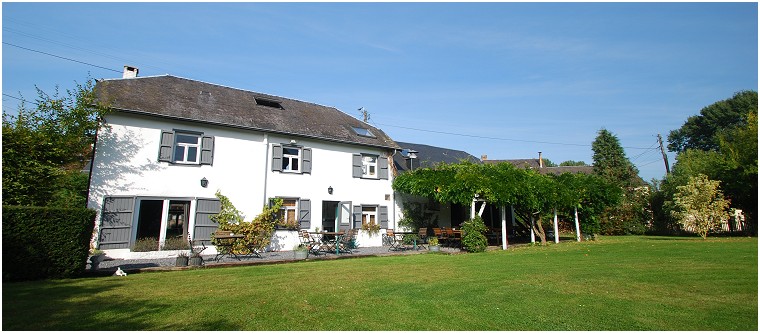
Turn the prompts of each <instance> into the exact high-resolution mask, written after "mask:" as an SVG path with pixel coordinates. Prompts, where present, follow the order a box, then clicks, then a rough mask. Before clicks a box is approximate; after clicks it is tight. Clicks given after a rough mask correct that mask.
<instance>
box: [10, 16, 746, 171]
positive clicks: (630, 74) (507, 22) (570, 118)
mask: <svg viewBox="0 0 760 333" xmlns="http://www.w3.org/2000/svg"><path fill="white" fill-rule="evenodd" d="M2 18H3V20H2V24H3V35H2V40H3V44H2V53H3V60H2V91H3V104H2V105H3V110H4V111H6V112H12V111H13V110H14V109H15V108H16V106H17V104H18V100H16V99H14V98H11V97H8V96H7V95H11V96H14V97H18V96H19V93H20V94H22V95H23V97H24V98H27V99H33V98H34V97H36V94H35V90H34V86H35V85H37V86H39V87H40V88H42V89H43V90H45V91H48V92H52V91H53V89H54V87H55V86H56V85H59V86H60V88H61V89H62V90H65V89H68V88H71V87H73V85H74V81H78V82H83V81H85V80H86V79H87V78H88V76H89V77H92V78H118V77H121V69H122V66H123V65H132V66H136V67H138V68H140V76H152V75H163V74H171V75H175V76H180V77H185V78H189V79H196V80H200V81H205V82H210V83H216V84H221V85H225V86H231V87H235V88H240V89H246V90H252V91H257V92H262V93H267V94H273V95H278V96H282V97H287V98H293V99H298V100H303V101H308V102H313V103H317V104H322V105H328V106H334V107H336V108H338V109H340V110H342V111H343V112H346V113H348V114H350V115H353V116H355V117H357V118H359V111H358V110H357V109H359V108H360V107H364V108H365V109H366V110H368V111H369V113H370V115H371V119H370V123H371V124H373V125H375V126H377V127H379V128H381V129H383V130H384V131H385V132H386V133H388V134H389V135H390V136H391V137H392V138H394V139H395V140H397V141H404V142H414V143H422V144H429V145H434V146H440V147H446V148H451V149H457V150H463V151H466V152H468V153H470V154H472V155H475V156H477V157H480V156H481V155H483V154H487V155H488V157H489V159H517V158H535V157H537V155H538V151H542V152H543V155H544V156H545V157H546V158H549V159H551V160H552V161H553V162H555V163H559V162H562V161H566V160H582V161H586V162H587V163H591V162H592V154H593V153H592V151H591V142H592V141H593V140H594V138H595V137H596V135H597V132H598V131H599V129H601V128H606V129H607V130H609V131H611V132H612V133H614V134H615V135H617V137H618V138H619V139H620V142H621V144H622V145H623V146H624V147H626V149H625V150H626V154H627V156H628V157H629V159H631V160H632V161H633V162H634V164H636V165H637V167H638V169H639V171H640V175H641V177H642V178H644V179H645V180H650V179H652V178H657V179H661V178H662V177H663V175H664V173H665V170H664V165H663V162H662V156H661V154H660V152H659V150H658V149H657V147H656V142H657V141H656V135H657V134H658V133H660V134H662V136H663V138H667V135H668V132H669V131H670V130H674V129H677V128H679V127H680V126H681V125H682V124H683V123H684V122H685V121H686V119H687V118H688V117H689V116H690V115H696V114H698V113H699V111H700V109H701V108H703V107H705V106H707V105H709V104H712V103H714V102H716V101H719V100H723V99H726V98H730V97H731V96H732V95H733V94H734V93H735V92H738V91H741V90H757V89H758V88H757V86H758V83H757V77H758V25H757V24H758V7H757V4H756V3H478V4H471V3H225V4H216V3H8V2H5V3H3V5H2ZM9 44H12V45H9ZM20 47H23V48H26V49H31V50H35V51H37V52H35V51H29V50H26V49H22V48H20ZM39 52H44V53H48V54H52V55H55V56H57V57H55V56H51V55H46V54H42V53H39ZM59 57H63V58H68V59H72V60H76V61H78V62H75V61H70V60H65V59H61V58H59ZM80 62H84V63H87V64H82V63H80ZM88 64H89V65H88ZM93 65H94V66H93ZM96 66H98V67H96ZM101 67H104V68H105V69H103V68H101ZM453 134H456V135H453ZM666 144H667V142H666ZM668 155H669V159H670V163H671V165H672V164H673V163H674V162H675V161H674V157H675V156H674V154H672V153H669V154H668Z"/></svg>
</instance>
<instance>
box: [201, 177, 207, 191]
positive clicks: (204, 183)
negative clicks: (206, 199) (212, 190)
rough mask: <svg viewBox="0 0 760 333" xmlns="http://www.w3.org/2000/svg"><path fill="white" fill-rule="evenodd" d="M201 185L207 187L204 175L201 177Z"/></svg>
mask: <svg viewBox="0 0 760 333" xmlns="http://www.w3.org/2000/svg"><path fill="white" fill-rule="evenodd" d="M201 187H204V188H205V187H208V179H206V177H203V178H201Z"/></svg>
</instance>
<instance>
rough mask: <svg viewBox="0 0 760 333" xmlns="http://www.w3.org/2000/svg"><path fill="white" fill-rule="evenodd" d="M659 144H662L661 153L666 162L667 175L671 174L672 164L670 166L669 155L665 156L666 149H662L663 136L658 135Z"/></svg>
mask: <svg viewBox="0 0 760 333" xmlns="http://www.w3.org/2000/svg"><path fill="white" fill-rule="evenodd" d="M657 142H659V143H660V152H661V153H662V160H663V161H665V173H666V174H669V173H670V164H668V155H667V154H665V148H663V147H662V136H661V135H660V133H657Z"/></svg>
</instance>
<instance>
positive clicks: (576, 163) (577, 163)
mask: <svg viewBox="0 0 760 333" xmlns="http://www.w3.org/2000/svg"><path fill="white" fill-rule="evenodd" d="M587 165H588V164H586V162H584V161H573V160H569V161H564V162H562V163H560V164H559V166H587Z"/></svg>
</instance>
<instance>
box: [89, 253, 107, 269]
mask: <svg viewBox="0 0 760 333" xmlns="http://www.w3.org/2000/svg"><path fill="white" fill-rule="evenodd" d="M105 258H106V255H105V254H96V255H94V256H91V257H90V269H98V265H100V263H101V262H102V261H103V259H105Z"/></svg>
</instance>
